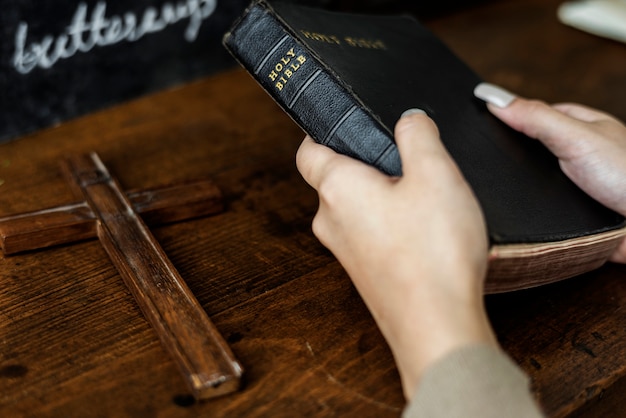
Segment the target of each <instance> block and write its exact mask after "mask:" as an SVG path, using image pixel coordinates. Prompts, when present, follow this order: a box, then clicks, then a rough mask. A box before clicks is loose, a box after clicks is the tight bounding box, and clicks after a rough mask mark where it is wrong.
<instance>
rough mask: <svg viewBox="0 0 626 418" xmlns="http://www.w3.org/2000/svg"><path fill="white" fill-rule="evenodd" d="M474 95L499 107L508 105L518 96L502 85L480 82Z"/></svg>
mask: <svg viewBox="0 0 626 418" xmlns="http://www.w3.org/2000/svg"><path fill="white" fill-rule="evenodd" d="M474 96H476V97H478V98H479V99H481V100H484V101H486V102H487V103H491V104H492V105H494V106H497V107H507V106H508V105H510V104H511V102H512V101H513V100H515V98H516V97H517V96H515V95H514V94H513V93H511V92H508V91H506V90H504V89H503V88H502V87H498V86H495V85H493V84H489V83H480V84H479V85H477V86H476V88H475V89H474Z"/></svg>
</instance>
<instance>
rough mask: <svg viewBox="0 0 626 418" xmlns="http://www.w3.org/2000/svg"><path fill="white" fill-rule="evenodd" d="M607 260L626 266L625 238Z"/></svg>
mask: <svg viewBox="0 0 626 418" xmlns="http://www.w3.org/2000/svg"><path fill="white" fill-rule="evenodd" d="M609 260H610V261H612V262H614V263H620V264H626V238H625V239H623V240H622V242H621V243H620V245H619V246H618V247H617V249H616V250H615V252H614V253H613V255H612V256H611V258H610V259H609Z"/></svg>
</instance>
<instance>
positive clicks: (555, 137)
mask: <svg viewBox="0 0 626 418" xmlns="http://www.w3.org/2000/svg"><path fill="white" fill-rule="evenodd" d="M488 108H489V110H490V111H491V113H493V114H494V115H495V116H496V117H497V118H499V119H500V120H502V121H503V122H504V123H506V124H507V125H509V126H510V127H511V128H513V129H515V130H517V131H520V132H522V133H524V134H526V135H528V136H529V137H531V138H535V139H538V140H539V141H541V142H542V143H543V144H544V145H545V146H546V147H547V148H548V149H549V150H550V151H551V152H552V153H553V154H554V155H556V156H557V157H558V158H560V159H569V158H570V157H572V153H573V152H575V147H573V146H572V143H573V142H574V141H576V140H577V139H579V138H580V135H581V132H586V131H587V129H588V126H587V122H583V121H582V120H579V119H576V118H572V117H570V116H569V115H567V114H565V113H563V112H561V111H559V110H557V109H555V108H553V107H552V106H549V105H548V104H546V103H544V102H541V101H537V100H527V99H523V98H516V99H515V100H513V101H512V102H511V104H510V105H509V106H507V107H505V108H500V107H497V106H494V105H492V104H488Z"/></svg>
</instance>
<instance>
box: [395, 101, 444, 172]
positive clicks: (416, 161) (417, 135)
mask: <svg viewBox="0 0 626 418" xmlns="http://www.w3.org/2000/svg"><path fill="white" fill-rule="evenodd" d="M395 141H396V145H397V146H398V151H399V153H400V158H401V159H402V170H403V174H404V176H413V175H415V174H416V173H419V172H421V171H422V170H421V167H422V164H421V163H422V162H423V161H425V160H430V159H433V158H444V159H449V158H450V156H449V155H448V152H447V150H446V149H445V147H444V145H443V144H442V142H441V139H440V137H439V129H437V125H436V124H435V122H434V121H433V120H432V119H431V118H429V117H428V115H427V114H426V113H425V112H424V111H422V110H420V109H411V110H408V111H406V112H405V113H404V114H403V115H402V117H401V118H400V120H398V122H397V123H396V127H395Z"/></svg>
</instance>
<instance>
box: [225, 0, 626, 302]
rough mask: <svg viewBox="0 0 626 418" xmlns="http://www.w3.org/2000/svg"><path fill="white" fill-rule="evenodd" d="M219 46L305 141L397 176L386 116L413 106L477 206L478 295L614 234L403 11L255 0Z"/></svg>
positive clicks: (614, 241)
mask: <svg viewBox="0 0 626 418" xmlns="http://www.w3.org/2000/svg"><path fill="white" fill-rule="evenodd" d="M224 45H225V46H226V48H227V49H228V50H229V51H230V52H231V53H232V54H233V56H234V57H235V58H236V59H237V60H238V61H239V62H240V63H241V64H242V65H243V67H244V68H245V69H246V70H247V71H249V72H250V73H251V74H252V76H253V77H254V78H255V79H256V80H257V81H258V82H259V84H260V85H261V86H262V87H263V88H264V89H265V90H266V91H267V92H268V93H269V94H270V95H271V96H272V97H273V98H274V99H275V100H276V102H277V103H278V104H279V105H280V106H281V107H282V108H283V109H284V110H285V111H286V112H287V113H288V114H289V115H290V116H291V117H292V118H293V119H294V120H295V121H296V123H298V124H299V125H300V126H301V127H302V128H303V129H304V130H305V131H306V132H307V133H308V134H309V135H311V136H312V137H313V138H314V139H315V140H316V141H318V142H320V143H322V144H325V145H327V146H329V147H331V148H332V149H334V150H335V151H337V152H340V153H343V154H346V155H349V156H352V157H355V158H358V159H360V160H362V161H365V162H367V163H369V164H372V165H374V166H376V167H377V168H379V169H380V170H381V171H383V172H385V173H387V174H390V175H401V172H402V167H401V162H400V159H399V155H398V151H397V148H396V146H395V143H394V140H393V127H394V125H395V123H396V121H397V119H398V118H399V116H400V115H401V114H402V113H403V112H404V111H405V110H406V109H410V108H420V109H423V110H425V111H426V112H427V113H428V115H429V116H430V117H431V118H432V119H433V120H434V121H435V122H436V123H437V125H438V127H439V130H440V133H441V138H442V141H443V143H444V144H445V146H446V148H447V149H448V151H449V152H450V154H451V155H452V157H453V158H454V159H455V161H456V163H457V164H458V165H459V167H460V169H461V171H462V172H463V174H464V176H465V178H466V179H467V181H468V182H469V184H470V185H471V187H472V189H473V190H474V192H475V194H476V196H477V198H478V200H479V202H480V204H481V207H482V209H483V211H484V214H485V218H486V220H487V227H488V232H489V237H490V240H491V244H492V247H491V261H490V271H489V275H488V278H487V284H486V291H487V292H501V291H508V290H514V289H520V288H526V287H532V286H537V285H540V284H545V283H550V282H553V281H556V280H560V279H564V278H567V277H572V276H574V275H577V274H581V273H583V272H586V271H589V270H591V269H594V268H597V267H599V266H601V265H602V264H603V263H604V262H606V260H607V258H608V257H609V256H610V254H611V253H612V251H613V250H614V249H615V248H616V246H617V245H618V244H619V242H620V241H621V239H622V238H623V237H624V235H625V233H626V231H625V229H624V225H625V223H624V218H623V217H622V216H621V215H619V214H616V213H614V212H612V211H610V210H608V209H607V208H605V207H603V206H602V205H600V204H599V203H597V202H595V201H594V200H593V199H591V198H590V197H588V196H587V195H586V194H585V193H583V192H582V191H581V190H580V189H578V187H577V186H575V185H574V184H573V183H572V182H571V181H570V180H569V179H568V178H567V177H566V176H565V175H564V174H563V173H562V172H561V170H560V168H559V166H558V162H557V160H556V158H555V157H554V156H553V155H551V154H550V153H549V152H548V151H547V150H546V149H545V148H544V147H543V146H542V145H541V144H540V143H539V142H538V141H532V140H529V139H528V138H526V137H524V136H523V135H522V134H520V133H517V132H515V131H513V130H512V129H510V128H508V127H507V126H505V125H504V124H503V123H501V122H500V121H498V120H497V119H496V118H495V117H494V116H492V115H491V114H490V113H489V112H488V110H487V109H486V107H485V105H484V103H482V102H481V101H479V100H478V99H476V98H475V97H474V95H473V90H474V88H475V87H476V85H477V84H479V83H480V82H481V79H480V77H479V76H477V75H476V74H475V73H474V72H473V71H472V70H471V69H469V68H468V67H467V66H466V65H465V64H464V63H463V62H462V61H461V60H460V59H458V58H457V57H456V56H455V55H454V53H452V52H451V51H450V50H449V49H448V48H447V47H446V46H445V45H444V44H443V43H442V42H441V41H440V40H439V39H438V38H437V37H436V36H434V35H433V34H432V33H431V32H430V31H428V30H427V29H426V28H424V27H423V26H422V25H420V24H419V23H418V22H417V21H416V20H415V19H413V18H411V17H406V16H368V15H353V14H345V13H336V12H329V11H326V10H320V9H315V8H309V7H304V6H299V5H295V4H291V3H282V2H274V1H272V2H268V1H255V2H253V3H252V4H251V5H250V6H249V8H248V9H247V10H246V12H245V14H244V15H243V16H242V17H241V18H240V19H239V20H238V21H237V22H236V23H235V26H234V27H233V28H232V29H231V31H230V32H228V33H227V34H226V35H225V37H224Z"/></svg>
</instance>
